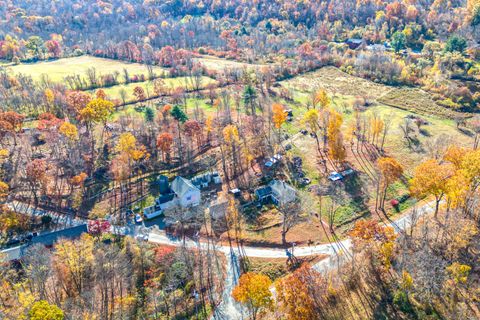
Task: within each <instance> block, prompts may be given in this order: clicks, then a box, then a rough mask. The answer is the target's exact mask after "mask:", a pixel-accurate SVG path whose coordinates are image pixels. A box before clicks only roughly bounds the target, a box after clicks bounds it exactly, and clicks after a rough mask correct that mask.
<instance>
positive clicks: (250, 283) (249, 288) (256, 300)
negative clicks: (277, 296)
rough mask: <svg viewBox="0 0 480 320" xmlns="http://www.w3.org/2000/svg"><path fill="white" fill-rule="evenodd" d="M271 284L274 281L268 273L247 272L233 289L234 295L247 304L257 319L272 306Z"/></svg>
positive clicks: (237, 299)
mask: <svg viewBox="0 0 480 320" xmlns="http://www.w3.org/2000/svg"><path fill="white" fill-rule="evenodd" d="M271 285H272V281H271V280H270V278H269V277H267V276H266V275H263V274H257V273H253V272H247V273H244V274H242V276H241V277H240V279H239V281H238V285H237V286H236V287H235V288H234V289H233V291H232V297H233V298H234V299H235V301H237V302H240V303H241V304H243V305H245V306H246V307H247V308H248V310H249V311H250V314H251V317H252V319H253V320H255V319H257V317H258V315H259V313H260V312H261V311H262V310H265V309H270V308H271V307H272V304H273V300H272V292H271V291H270V286H271Z"/></svg>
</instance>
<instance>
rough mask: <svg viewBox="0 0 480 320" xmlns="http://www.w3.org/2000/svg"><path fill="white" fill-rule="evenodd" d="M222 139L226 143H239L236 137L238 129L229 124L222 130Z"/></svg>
mask: <svg viewBox="0 0 480 320" xmlns="http://www.w3.org/2000/svg"><path fill="white" fill-rule="evenodd" d="M223 138H224V139H225V141H226V142H228V143H234V142H238V141H240V138H239V136H238V128H237V127H236V126H235V125H233V124H229V125H228V126H226V127H225V128H223Z"/></svg>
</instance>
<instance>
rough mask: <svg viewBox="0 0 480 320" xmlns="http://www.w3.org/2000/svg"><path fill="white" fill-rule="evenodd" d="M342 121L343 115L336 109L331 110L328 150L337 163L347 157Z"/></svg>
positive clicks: (328, 128)
mask: <svg viewBox="0 0 480 320" xmlns="http://www.w3.org/2000/svg"><path fill="white" fill-rule="evenodd" d="M342 123H343V117H342V115H341V114H340V113H338V112H336V111H335V110H330V111H329V116H328V127H327V140H328V150H329V153H330V156H331V157H332V158H333V159H334V160H335V161H336V162H337V163H342V162H343V161H344V160H345V157H346V152H345V147H344V145H343V135H342V132H341V130H340V129H341V126H342Z"/></svg>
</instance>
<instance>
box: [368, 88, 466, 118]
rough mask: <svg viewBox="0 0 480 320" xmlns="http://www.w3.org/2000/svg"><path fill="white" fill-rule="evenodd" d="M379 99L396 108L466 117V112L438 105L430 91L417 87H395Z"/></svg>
mask: <svg viewBox="0 0 480 320" xmlns="http://www.w3.org/2000/svg"><path fill="white" fill-rule="evenodd" d="M377 100H378V102H380V103H383V104H386V105H389V106H392V107H395V108H399V109H403V110H406V111H410V112H416V113H419V114H423V115H437V116H441V117H446V118H449V119H454V118H458V117H460V118H462V117H465V114H464V113H463V114H462V113H459V112H456V111H453V110H450V109H447V108H445V107H442V106H440V105H438V104H437V103H436V102H435V101H433V99H432V98H431V95H430V94H429V93H427V92H425V91H423V90H420V89H417V88H395V89H393V90H391V91H389V92H387V93H386V94H385V95H383V96H382V97H380V98H379V99H377Z"/></svg>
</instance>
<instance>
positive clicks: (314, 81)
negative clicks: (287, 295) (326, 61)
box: [281, 67, 392, 99]
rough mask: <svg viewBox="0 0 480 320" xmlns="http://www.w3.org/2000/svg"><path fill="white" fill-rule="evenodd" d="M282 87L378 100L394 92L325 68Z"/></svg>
mask: <svg viewBox="0 0 480 320" xmlns="http://www.w3.org/2000/svg"><path fill="white" fill-rule="evenodd" d="M281 84H282V86H284V87H287V88H294V89H297V90H300V91H312V90H315V89H318V88H323V89H325V90H327V91H328V92H329V93H331V94H333V93H335V94H340V95H347V96H365V97H369V98H373V99H375V98H377V97H379V96H382V95H384V94H385V93H387V92H388V91H390V90H392V88H391V87H388V86H385V85H382V84H377V83H374V82H372V81H368V80H365V79H362V78H358V77H354V76H351V75H349V74H347V73H345V72H342V71H340V69H338V68H335V67H324V68H321V69H318V70H317V71H313V72H309V73H306V74H303V75H301V76H298V77H295V78H293V79H289V80H285V81H282V82H281Z"/></svg>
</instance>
